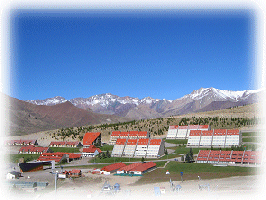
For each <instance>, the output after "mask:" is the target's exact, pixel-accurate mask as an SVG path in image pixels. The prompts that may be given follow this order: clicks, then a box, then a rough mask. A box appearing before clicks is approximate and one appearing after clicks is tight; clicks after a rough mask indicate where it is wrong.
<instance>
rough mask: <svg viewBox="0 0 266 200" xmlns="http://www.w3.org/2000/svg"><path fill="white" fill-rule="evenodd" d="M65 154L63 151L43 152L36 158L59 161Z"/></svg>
mask: <svg viewBox="0 0 266 200" xmlns="http://www.w3.org/2000/svg"><path fill="white" fill-rule="evenodd" d="M64 155H65V153H60V152H57V153H43V154H41V155H40V156H39V158H38V159H37V160H40V161H52V160H54V161H55V162H59V161H60V160H61V159H62V157H63V156H64Z"/></svg>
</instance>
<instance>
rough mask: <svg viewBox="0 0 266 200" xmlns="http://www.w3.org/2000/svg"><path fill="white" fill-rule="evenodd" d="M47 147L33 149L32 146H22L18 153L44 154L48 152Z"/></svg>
mask: <svg viewBox="0 0 266 200" xmlns="http://www.w3.org/2000/svg"><path fill="white" fill-rule="evenodd" d="M48 149H49V147H35V146H33V145H29V146H24V147H21V148H20V149H19V151H24V152H44V153H46V152H47V151H48Z"/></svg>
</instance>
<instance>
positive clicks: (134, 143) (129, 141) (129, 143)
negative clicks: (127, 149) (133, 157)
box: [127, 139, 138, 145]
mask: <svg viewBox="0 0 266 200" xmlns="http://www.w3.org/2000/svg"><path fill="white" fill-rule="evenodd" d="M137 142H138V140H137V139H128V140H127V145H136V144H137Z"/></svg>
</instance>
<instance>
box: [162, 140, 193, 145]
mask: <svg viewBox="0 0 266 200" xmlns="http://www.w3.org/2000/svg"><path fill="white" fill-rule="evenodd" d="M187 141H188V140H187V139H177V140H169V139H168V140H165V142H167V143H170V144H184V145H185V144H187Z"/></svg>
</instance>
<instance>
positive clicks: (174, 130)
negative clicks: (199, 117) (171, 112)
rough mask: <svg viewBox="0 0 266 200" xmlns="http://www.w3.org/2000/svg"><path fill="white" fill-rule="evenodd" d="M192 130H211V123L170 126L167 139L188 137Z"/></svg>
mask: <svg viewBox="0 0 266 200" xmlns="http://www.w3.org/2000/svg"><path fill="white" fill-rule="evenodd" d="M191 130H202V131H203V130H210V126H209V125H188V126H177V125H171V126H169V129H168V133H167V136H166V139H187V138H188V137H189V134H190V131H191Z"/></svg>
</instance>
